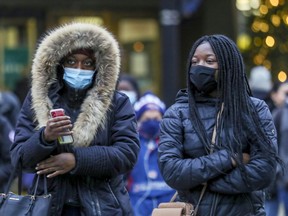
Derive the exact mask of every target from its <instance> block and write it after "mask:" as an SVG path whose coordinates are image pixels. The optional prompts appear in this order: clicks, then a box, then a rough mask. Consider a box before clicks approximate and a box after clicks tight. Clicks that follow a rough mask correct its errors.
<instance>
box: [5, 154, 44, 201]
mask: <svg viewBox="0 0 288 216" xmlns="http://www.w3.org/2000/svg"><path fill="white" fill-rule="evenodd" d="M18 166H19V167H20V170H19V172H18V195H21V193H22V164H21V162H20V158H19V160H18V161H17V163H16V166H15V167H14V168H13V171H12V173H11V175H10V177H9V180H8V184H7V187H6V190H5V191H4V193H5V194H8V193H9V190H10V188H11V185H12V182H13V180H14V176H15V175H16V172H17V168H18ZM39 178H40V175H37V179H36V184H35V188H34V192H33V196H35V195H36V192H37V188H38V184H39ZM43 178H44V181H43V183H44V195H47V194H48V189H47V179H46V175H43Z"/></svg>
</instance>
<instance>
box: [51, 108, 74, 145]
mask: <svg viewBox="0 0 288 216" xmlns="http://www.w3.org/2000/svg"><path fill="white" fill-rule="evenodd" d="M50 116H51V117H52V118H56V117H58V116H65V111H64V109H62V108H59V109H52V110H51V111H50ZM67 130H69V129H67ZM57 139H58V142H59V144H71V143H73V141H74V140H73V136H72V135H70V134H69V135H63V136H59V137H58V138H57Z"/></svg>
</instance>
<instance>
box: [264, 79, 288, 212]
mask: <svg viewBox="0 0 288 216" xmlns="http://www.w3.org/2000/svg"><path fill="white" fill-rule="evenodd" d="M277 86H278V91H276V92H275V94H274V95H273V96H274V97H273V98H274V103H275V105H278V106H277V107H275V109H274V110H273V120H274V123H275V127H276V131H277V141H278V149H279V156H280V158H281V159H282V160H283V161H284V164H285V172H284V173H283V174H282V173H281V172H280V170H279V171H278V173H277V178H276V180H275V181H274V182H273V184H271V185H270V187H269V188H268V189H267V192H266V193H267V194H266V202H265V209H266V211H267V216H275V215H276V216H277V215H278V213H279V209H280V206H281V204H284V205H283V206H284V211H285V215H288V168H287V167H288V83H287V82H285V83H281V84H279V85H277Z"/></svg>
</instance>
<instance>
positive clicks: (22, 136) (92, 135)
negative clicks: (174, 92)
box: [11, 22, 140, 216]
mask: <svg viewBox="0 0 288 216" xmlns="http://www.w3.org/2000/svg"><path fill="white" fill-rule="evenodd" d="M119 69H120V50H119V46H118V43H117V41H116V40H115V39H114V37H113V36H112V34H111V33H110V32H108V31H107V30H105V29H104V28H103V27H100V26H98V25H94V24H90V23H77V22H75V23H70V24H65V25H62V26H59V27H56V28H55V29H51V30H50V31H49V32H47V35H46V36H45V37H44V38H43V39H42V41H41V42H40V44H39V46H38V48H37V51H36V53H35V57H34V59H33V65H32V71H31V73H32V87H31V90H30V91H29V93H28V94H27V97H26V99H25V101H24V103H23V106H22V109H21V111H20V115H19V118H18V123H17V126H16V133H15V134H16V135H15V142H14V143H13V145H12V148H11V155H12V157H11V158H12V162H13V164H14V166H16V165H17V163H18V161H19V160H20V162H21V164H22V167H23V169H25V170H28V171H29V170H30V171H31V172H35V171H36V173H37V174H38V175H42V174H45V176H44V177H45V178H46V177H47V184H48V192H49V193H50V194H51V195H52V206H51V213H50V214H51V215H53V216H59V215H61V216H64V215H65V216H66V215H67V216H68V215H69V216H72V215H77V216H78V215H87V216H93V215H95V216H96V215H97V216H99V215H115V216H116V215H117V216H124V215H125V216H126V215H132V214H133V212H132V208H131V206H130V205H129V203H130V198H129V194H128V192H127V190H126V187H125V186H126V185H125V181H124V180H123V176H124V175H125V174H127V173H128V172H129V171H130V170H131V169H132V168H133V166H134V165H135V163H136V160H137V156H138V152H139V148H140V146H139V137H138V132H137V121H136V117H135V112H134V109H133V107H132V105H131V103H130V101H129V98H128V97H127V96H126V95H125V94H123V93H120V92H118V91H116V83H117V79H118V75H119ZM57 108H62V109H64V111H65V115H64V116H59V117H55V118H51V117H50V111H51V110H52V109H57ZM65 135H69V136H71V135H72V136H73V140H74V141H73V142H72V143H69V144H60V142H59V140H58V137H60V136H65ZM40 180H41V181H43V178H40ZM40 186H41V187H40ZM31 191H33V188H31V190H30V192H31ZM42 193H43V182H40V183H39V188H38V190H37V194H42Z"/></svg>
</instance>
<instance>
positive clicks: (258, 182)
mask: <svg viewBox="0 0 288 216" xmlns="http://www.w3.org/2000/svg"><path fill="white" fill-rule="evenodd" d="M257 110H258V114H259V117H260V121H261V125H262V128H263V129H264V132H265V134H266V136H267V137H268V138H269V139H270V141H271V142H270V143H271V149H272V151H274V152H275V155H276V154H277V137H276V132H275V126H274V123H273V121H272V116H271V113H270V111H269V109H268V107H267V106H266V105H265V104H264V103H263V102H262V103H259V104H258V105H257ZM250 149H251V150H250V161H249V163H248V164H246V165H245V170H244V171H242V172H241V170H240V168H235V169H233V170H232V171H231V172H230V173H228V174H226V175H223V176H222V177H221V178H219V179H217V180H214V181H211V182H209V184H208V187H209V189H210V190H212V191H215V192H219V193H225V194H227V193H229V194H237V193H248V192H251V191H256V190H261V189H264V188H266V187H268V186H269V185H270V183H271V182H272V181H273V179H274V176H275V174H276V160H275V155H273V154H271V157H269V156H267V155H265V156H264V155H263V154H259V153H258V151H259V150H257V148H256V147H255V145H251V146H250ZM243 174H245V175H246V176H245V178H244V176H243Z"/></svg>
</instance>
